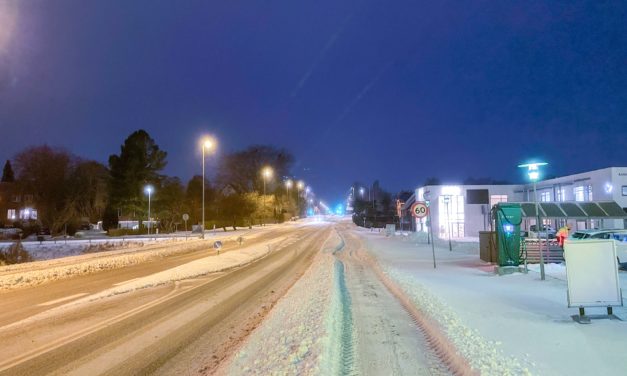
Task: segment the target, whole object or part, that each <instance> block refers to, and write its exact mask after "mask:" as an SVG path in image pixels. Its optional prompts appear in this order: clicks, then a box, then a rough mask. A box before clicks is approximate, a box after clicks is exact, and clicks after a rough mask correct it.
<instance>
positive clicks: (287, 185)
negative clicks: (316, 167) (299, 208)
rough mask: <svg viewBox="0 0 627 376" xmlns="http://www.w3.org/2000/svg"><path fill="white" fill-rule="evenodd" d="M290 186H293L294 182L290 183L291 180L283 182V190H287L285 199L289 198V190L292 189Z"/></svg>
mask: <svg viewBox="0 0 627 376" xmlns="http://www.w3.org/2000/svg"><path fill="white" fill-rule="evenodd" d="M292 185H294V182H293V181H292V179H287V180H286V181H285V189H286V190H287V198H288V199H289V197H290V188H292Z"/></svg>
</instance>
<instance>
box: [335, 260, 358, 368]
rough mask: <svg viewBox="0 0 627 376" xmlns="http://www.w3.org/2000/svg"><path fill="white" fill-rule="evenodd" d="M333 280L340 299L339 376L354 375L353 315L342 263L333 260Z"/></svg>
mask: <svg viewBox="0 0 627 376" xmlns="http://www.w3.org/2000/svg"><path fill="white" fill-rule="evenodd" d="M335 276H336V277H335V278H336V282H337V288H338V294H339V299H340V314H341V324H340V325H341V330H340V333H339V334H340V348H341V351H340V353H341V358H340V369H339V371H340V372H339V374H340V375H356V374H357V373H356V371H355V346H354V338H353V313H352V311H351V297H350V293H349V292H348V288H347V287H346V279H345V276H344V263H343V262H342V261H340V260H335Z"/></svg>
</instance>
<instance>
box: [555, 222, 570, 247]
mask: <svg viewBox="0 0 627 376" xmlns="http://www.w3.org/2000/svg"><path fill="white" fill-rule="evenodd" d="M569 231H570V225H566V226H563V227H562V228H560V229H559V231H558V232H557V234H555V237H556V238H557V243H558V244H559V245H560V247H562V248H563V247H564V240H566V238H568V232H569Z"/></svg>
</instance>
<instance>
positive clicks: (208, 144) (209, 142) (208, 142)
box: [201, 137, 216, 239]
mask: <svg viewBox="0 0 627 376" xmlns="http://www.w3.org/2000/svg"><path fill="white" fill-rule="evenodd" d="M215 143H216V142H215V140H214V139H213V138H210V137H205V139H204V140H203V141H202V224H201V229H202V238H203V239H204V238H205V150H207V151H210V150H212V149H213V148H214V147H215Z"/></svg>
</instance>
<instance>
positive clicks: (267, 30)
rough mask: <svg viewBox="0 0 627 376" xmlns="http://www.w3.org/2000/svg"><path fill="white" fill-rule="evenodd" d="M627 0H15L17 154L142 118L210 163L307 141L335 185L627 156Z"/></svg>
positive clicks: (104, 148) (183, 169) (114, 130)
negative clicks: (205, 153)
mask: <svg viewBox="0 0 627 376" xmlns="http://www.w3.org/2000/svg"><path fill="white" fill-rule="evenodd" d="M626 13H627V2H620V1H616V2H603V1H575V2H573V1H524V2H521V1H493V2H488V1H473V2H459V1H364V0H359V1H336V0H334V1H327V0H322V1H315V2H305V1H294V0H286V1H250V2H240V1H152V0H150V1H148V0H147V1H122V0H118V1H116V0H102V1H100V0H98V1H97V0H93V1H83V0H76V1H68V0H55V1H47V0H29V1H17V0H15V1H7V0H0V159H2V160H4V159H7V158H11V157H12V156H13V155H14V154H15V153H16V152H18V151H20V150H21V149H23V148H24V147H26V146H29V145H37V144H42V143H48V144H50V145H55V146H63V147H65V148H67V149H69V150H70V151H72V152H74V153H76V154H78V155H81V156H83V157H86V158H92V159H95V160H98V161H101V162H105V163H106V161H107V158H108V156H109V154H111V153H116V152H118V151H119V146H120V144H121V143H122V142H123V140H124V139H125V138H126V136H127V135H128V134H130V133H131V132H132V131H134V130H136V129H138V128H143V129H146V130H147V131H148V132H149V133H150V134H151V135H152V136H153V137H154V138H155V140H156V141H157V143H158V144H159V145H160V146H161V147H162V148H163V149H165V150H166V151H168V152H169V158H168V160H169V165H168V167H167V171H166V172H167V173H168V174H172V175H178V176H180V177H181V178H183V180H184V181H185V180H187V179H188V178H189V177H191V175H193V174H195V173H199V172H200V157H199V151H198V148H197V147H196V145H197V139H198V138H199V136H200V135H202V134H203V133H212V134H214V135H215V136H216V137H217V138H218V139H219V142H220V148H221V152H225V151H227V152H228V151H233V150H237V149H240V148H243V147H245V146H247V145H249V144H254V143H257V144H274V145H277V146H284V147H287V148H289V149H290V150H291V151H292V152H293V153H294V154H295V156H296V157H297V161H298V162H297V165H296V168H295V173H296V174H297V176H298V177H302V178H304V179H305V180H306V181H308V182H309V183H310V184H311V185H312V186H313V188H314V190H315V191H316V192H317V193H318V194H319V196H321V197H323V198H326V199H328V200H338V199H340V198H342V197H344V194H345V193H346V192H347V191H348V188H349V186H350V184H351V183H352V182H353V181H354V180H356V179H359V180H362V181H371V180H373V179H375V178H378V179H380V180H381V183H382V184H383V186H384V187H387V188H389V189H390V190H398V189H401V188H414V187H415V186H416V185H418V184H420V183H422V182H423V181H424V180H425V178H426V177H428V176H437V177H440V178H441V179H443V180H444V181H449V182H456V181H461V180H463V179H465V178H467V177H469V176H474V177H485V176H490V177H493V178H498V179H508V180H511V181H520V180H521V179H522V171H519V169H517V168H516V165H517V164H518V163H521V162H524V161H525V160H527V159H528V158H530V157H538V158H542V159H544V160H546V161H548V162H549V163H550V166H549V167H550V169H549V170H548V171H547V173H549V174H554V175H563V174H568V173H574V172H581V171H586V170H589V169H595V168H602V167H607V166H616V165H622V166H624V165H627V152H626V147H627V141H626V140H627V21H626V20H627V14H626Z"/></svg>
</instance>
